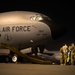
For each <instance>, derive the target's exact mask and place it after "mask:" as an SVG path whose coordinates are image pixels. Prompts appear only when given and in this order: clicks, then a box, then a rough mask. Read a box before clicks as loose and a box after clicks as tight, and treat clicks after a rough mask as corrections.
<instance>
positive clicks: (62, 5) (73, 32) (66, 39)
mask: <svg viewBox="0 0 75 75" xmlns="http://www.w3.org/2000/svg"><path fill="white" fill-rule="evenodd" d="M14 10H16V11H18V10H21V11H34V12H39V13H42V14H45V15H47V16H49V17H50V18H51V19H52V21H53V22H55V23H58V24H60V25H65V27H66V28H67V32H66V33H65V34H64V35H63V36H62V37H60V38H59V39H57V40H55V41H54V42H52V43H51V44H48V46H47V47H48V49H50V50H59V48H60V47H61V46H63V45H64V44H67V45H70V44H71V43H72V42H74V43H75V28H74V25H75V23H74V18H75V17H74V11H75V9H74V1H72V0H71V1H69V0H68V1H66V0H59V1H58V0H55V1H54V0H52V1H51V0H4V1H3V0H0V12H6V11H14Z"/></svg>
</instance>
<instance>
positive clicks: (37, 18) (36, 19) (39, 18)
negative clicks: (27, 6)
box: [30, 14, 43, 21]
mask: <svg viewBox="0 0 75 75" xmlns="http://www.w3.org/2000/svg"><path fill="white" fill-rule="evenodd" d="M30 19H31V20H34V21H40V20H43V18H42V17H41V16H40V15H37V14H36V16H32V17H30Z"/></svg>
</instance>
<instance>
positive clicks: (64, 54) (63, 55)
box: [60, 44, 68, 65]
mask: <svg viewBox="0 0 75 75" xmlns="http://www.w3.org/2000/svg"><path fill="white" fill-rule="evenodd" d="M67 52H68V46H67V45H66V44H65V45H64V46H62V47H61V48H60V64H61V65H66V64H67Z"/></svg>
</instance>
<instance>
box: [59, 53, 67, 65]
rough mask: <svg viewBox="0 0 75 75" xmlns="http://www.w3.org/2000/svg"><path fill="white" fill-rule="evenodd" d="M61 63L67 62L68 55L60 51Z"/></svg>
mask: <svg viewBox="0 0 75 75" xmlns="http://www.w3.org/2000/svg"><path fill="white" fill-rule="evenodd" d="M60 64H65V65H66V64H67V55H64V54H62V53H60Z"/></svg>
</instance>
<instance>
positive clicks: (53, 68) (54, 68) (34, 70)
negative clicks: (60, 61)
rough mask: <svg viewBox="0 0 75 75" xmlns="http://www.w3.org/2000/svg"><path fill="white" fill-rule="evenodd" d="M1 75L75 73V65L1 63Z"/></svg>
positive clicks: (64, 74)
mask: <svg viewBox="0 0 75 75" xmlns="http://www.w3.org/2000/svg"><path fill="white" fill-rule="evenodd" d="M0 75H75V66H74V65H42V64H21V63H19V64H17V63H16V64H15V63H0Z"/></svg>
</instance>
